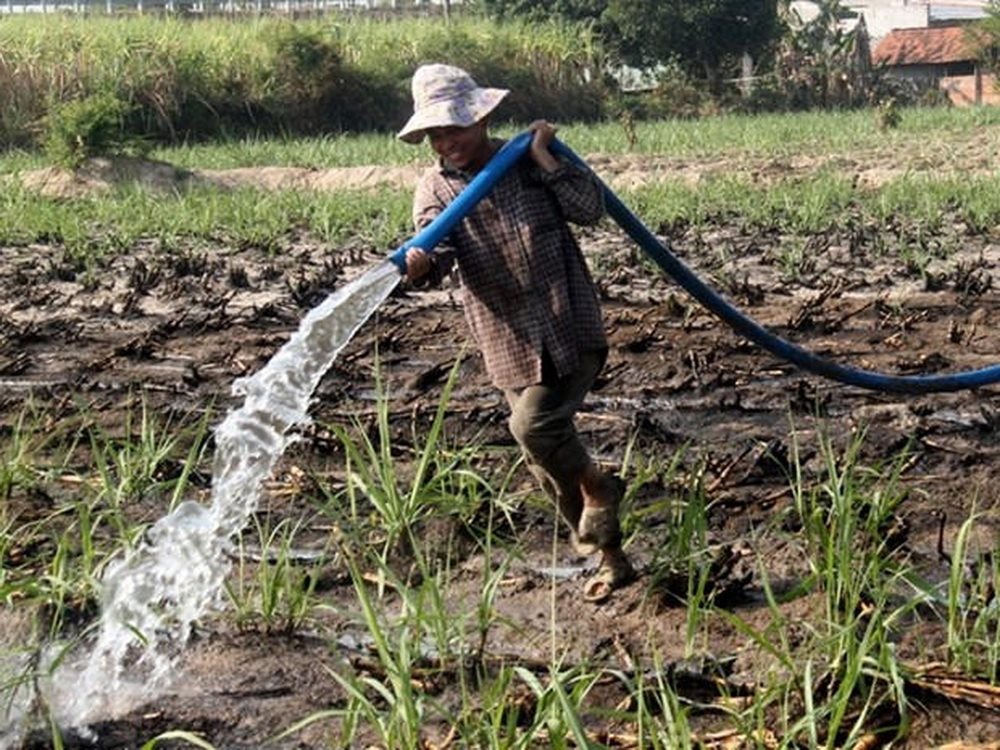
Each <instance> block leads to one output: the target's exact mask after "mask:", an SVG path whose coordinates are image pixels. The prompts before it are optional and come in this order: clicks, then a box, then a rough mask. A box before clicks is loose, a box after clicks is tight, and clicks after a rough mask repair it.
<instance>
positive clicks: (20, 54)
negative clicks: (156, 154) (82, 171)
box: [0, 16, 606, 158]
mask: <svg viewBox="0 0 1000 750" xmlns="http://www.w3.org/2000/svg"><path fill="white" fill-rule="evenodd" d="M431 61H435V62H450V63H453V64H457V65H461V66H463V67H465V68H466V69H468V70H469V71H470V72H471V73H472V74H473V75H474V76H475V77H476V78H477V79H478V80H479V81H480V82H482V83H484V84H488V85H493V86H504V87H508V88H510V89H512V95H511V96H510V97H509V101H508V102H507V103H506V104H505V105H504V107H503V108H502V110H501V111H498V115H500V116H502V117H505V118H507V119H511V120H520V121H524V120H525V119H527V118H529V117H532V116H533V115H534V113H537V112H545V113H546V115H547V116H549V117H552V118H558V119H560V120H563V121H569V120H588V119H593V118H597V117H600V116H602V115H603V113H604V108H605V100H606V91H605V88H604V85H603V83H602V81H601V74H600V71H601V69H602V60H601V52H600V49H599V47H598V46H597V44H596V42H595V41H594V40H593V38H592V36H591V35H590V33H589V31H588V30H587V29H585V28H580V27H572V26H567V25H561V24H555V23H553V24H548V25H542V26H538V25H533V26H532V27H530V28H528V27H526V26H524V25H521V24H517V23H502V24H501V23H495V22H490V21H486V20H480V19H473V18H462V19H458V20H453V21H452V22H450V23H445V22H443V21H441V20H438V19H406V20H393V21H378V20H366V19H357V18H356V17H343V18H341V17H338V18H336V19H334V18H332V17H331V18H326V19H312V20H306V21H295V22H292V21H289V20H282V19H274V18H259V19H253V20H228V19H195V20H185V19H175V18H151V17H125V18H72V17H52V16H48V17H41V18H38V17H30V18H10V19H7V20H6V21H5V22H4V24H3V25H0V147H2V148H6V147H10V146H28V145H31V144H37V143H41V142H43V141H45V140H46V139H48V141H49V142H50V144H51V143H52V142H53V131H56V132H55V140H59V139H60V138H62V139H63V140H64V139H65V136H60V135H59V134H60V133H65V132H70V131H72V128H73V127H74V126H75V125H76V126H79V127H83V128H87V127H90V130H89V131H87V132H85V133H83V134H78V135H79V137H77V138H76V147H77V148H76V149H75V150H76V151H80V150H81V149H83V150H86V149H85V147H86V146H87V143H86V141H87V138H88V137H90V136H95V137H97V136H99V137H102V138H105V139H112V140H114V141H116V142H118V143H121V142H126V141H128V140H130V139H131V140H133V141H135V140H141V141H146V142H161V143H162V142H177V141H182V140H195V139H201V138H211V137H217V136H219V135H222V134H230V135H233V134H240V133H247V132H254V133H262V134H275V133H287V134H294V135H314V134H320V133H336V132H360V131H371V130H384V131H391V130H393V129H395V128H397V127H399V126H400V125H401V124H402V123H403V122H404V121H405V119H406V117H407V116H408V114H409V112H410V108H411V102H410V91H409V77H410V75H411V74H412V71H413V69H414V68H415V67H416V66H417V65H419V64H421V63H424V62H431ZM102 113H103V115H104V116H105V117H104V119H102ZM109 122H110V123H111V127H110V129H111V130H115V129H116V128H118V129H120V132H115V133H109V132H108V130H109V127H108V123H109ZM88 133H89V135H88ZM60 148H61V149H62V151H63V152H64V153H63V154H62V157H63V158H65V157H66V152H68V153H69V154H70V155H72V153H73V152H74V144H73V143H72V142H71V143H69V144H68V145H67V144H66V143H63V144H62V146H61V147H60Z"/></svg>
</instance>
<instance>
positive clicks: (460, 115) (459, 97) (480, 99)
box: [397, 63, 510, 143]
mask: <svg viewBox="0 0 1000 750" xmlns="http://www.w3.org/2000/svg"><path fill="white" fill-rule="evenodd" d="M412 88H413V116H412V117H411V118H410V119H409V120H408V121H407V123H406V125H405V126H403V129H402V130H400V131H399V133H397V136H398V137H399V138H400V139H401V140H404V141H406V142H407V143H420V141H422V140H423V139H424V131H425V130H427V129H428V128H442V127H449V126H458V127H461V128H466V127H468V126H469V125H474V124H475V123H477V122H479V121H480V120H481V119H483V118H484V117H486V115H488V114H489V113H490V112H492V111H493V109H494V108H495V107H496V106H497V105H498V104H499V103H500V102H501V101H502V100H503V98H504V97H505V96H507V94H509V93H510V91H509V90H508V89H489V88H481V87H480V86H478V85H476V82H475V81H474V80H472V76H470V75H469V74H468V73H466V72H465V71H464V70H462V69H461V68H456V67H455V66H454V65H442V64H440V63H433V64H431V65H421V66H420V67H419V68H417V70H416V72H415V73H414V74H413V83H412Z"/></svg>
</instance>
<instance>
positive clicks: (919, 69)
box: [872, 25, 1000, 105]
mask: <svg viewBox="0 0 1000 750" xmlns="http://www.w3.org/2000/svg"><path fill="white" fill-rule="evenodd" d="M978 49H979V41H978V39H977V35H976V29H975V26H969V25H954V26H930V27H927V28H913V29H893V30H892V31H891V32H889V34H887V35H886V36H884V37H882V39H881V40H880V41H879V43H878V44H877V45H876V46H875V49H873V50H872V62H873V63H874V64H875V65H882V66H884V67H885V68H886V69H887V72H889V73H890V74H891V75H895V76H899V77H901V78H908V79H911V80H915V81H919V82H922V83H924V84H930V85H937V86H938V87H940V88H941V89H942V90H943V91H945V92H946V93H947V94H948V97H949V99H951V101H952V102H953V103H955V104H958V105H971V104H1000V92H998V90H997V85H996V78H995V77H994V76H993V75H991V74H988V73H986V72H985V71H984V70H983V66H982V63H981V62H980V60H979V52H978Z"/></svg>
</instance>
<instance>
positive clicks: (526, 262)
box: [413, 158, 607, 389]
mask: <svg viewBox="0 0 1000 750" xmlns="http://www.w3.org/2000/svg"><path fill="white" fill-rule="evenodd" d="M473 177H474V175H470V174H467V173H464V172H461V171H458V170H455V169H453V168H451V167H449V166H448V165H447V164H445V163H444V162H443V161H440V160H439V162H438V164H437V166H435V167H432V168H430V169H428V170H427V171H426V172H425V173H424V175H423V176H422V177H421V179H420V181H419V183H418V185H417V189H416V192H415V195H414V202H413V219H414V224H415V225H416V227H417V229H418V230H419V229H422V228H423V227H425V226H427V225H428V224H429V223H430V222H431V221H433V220H434V218H435V217H436V216H437V215H438V214H440V213H441V211H443V210H444V208H445V207H446V206H447V205H448V204H449V203H451V202H452V201H453V200H454V199H455V197H456V196H457V195H458V194H459V193H460V192H461V191H462V189H464V187H465V186H466V185H467V184H468V183H469V181H470V180H471V179H472V178H473ZM603 215H604V201H603V195H602V192H601V188H600V185H599V184H598V183H597V181H596V180H595V179H594V178H593V176H592V175H590V174H589V173H587V172H586V171H585V170H582V169H580V168H579V167H577V166H576V165H573V164H571V163H569V162H566V161H560V164H559V167H558V168H557V169H556V170H555V171H553V172H549V173H546V172H544V171H543V170H541V169H539V168H538V167H537V166H535V165H534V163H533V162H532V161H531V160H530V159H528V158H525V159H522V160H521V161H520V162H519V163H518V164H516V165H515V166H514V167H512V168H511V169H510V170H509V171H508V172H507V173H506V174H505V175H503V177H501V178H500V180H499V181H498V182H497V184H496V186H495V187H494V189H493V190H492V191H491V193H490V194H489V195H487V196H486V197H485V198H483V199H482V200H481V201H480V202H479V203H478V204H477V205H476V206H475V207H474V208H473V209H472V210H471V211H470V212H469V213H468V214H467V215H466V217H465V218H464V219H463V220H462V221H461V222H460V223H459V224H458V225H457V226H456V228H455V229H453V230H452V232H451V233H450V234H449V236H448V237H447V238H445V241H444V242H443V243H442V244H441V245H440V246H439V247H438V249H437V250H436V251H435V253H434V254H433V255H432V256H431V259H432V263H433V266H432V271H431V274H430V278H429V279H428V280H429V281H430V282H431V283H433V282H435V281H438V280H440V279H441V278H442V277H443V276H444V275H446V274H447V273H448V272H449V270H450V269H451V267H452V265H453V264H455V263H457V266H458V271H459V275H460V277H461V281H462V291H461V296H462V302H463V307H464V311H465V317H466V320H467V321H468V324H469V327H470V328H471V330H472V335H473V337H474V338H475V340H476V343H477V344H478V346H479V348H480V350H481V351H482V354H483V359H484V361H485V365H486V370H487V372H488V373H489V375H490V377H491V379H492V381H493V383H494V384H495V385H496V386H497V387H499V388H503V389H508V388H521V387H525V386H529V385H534V384H537V383H540V382H541V379H542V354H543V352H547V353H548V356H549V357H550V358H551V361H552V363H553V364H554V365H555V368H556V371H557V372H558V374H559V375H561V376H562V375H568V374H570V373H571V372H573V370H574V369H575V368H576V366H577V362H578V355H579V352H581V351H587V350H599V349H604V348H606V347H607V340H606V338H605V335H604V326H603V322H602V319H601V310H600V305H599V302H598V298H597V291H596V289H595V287H594V283H593V280H592V278H591V276H590V272H589V270H588V269H587V265H586V262H585V261H584V258H583V254H582V253H581V251H580V247H579V245H578V244H577V242H576V239H575V238H574V237H573V234H572V232H571V231H570V228H569V226H568V224H567V222H573V223H576V224H595V223H597V222H598V221H599V220H600V219H601V217H602V216H603Z"/></svg>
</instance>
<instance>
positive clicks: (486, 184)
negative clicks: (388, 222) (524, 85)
mask: <svg viewBox="0 0 1000 750" xmlns="http://www.w3.org/2000/svg"><path fill="white" fill-rule="evenodd" d="M531 138H532V134H531V133H530V132H528V133H521V134H520V135H518V136H516V137H514V138H511V139H510V140H509V141H507V142H506V143H505V144H504V145H503V147H502V148H501V149H500V150H499V151H497V152H496V153H495V154H494V155H493V158H492V159H490V160H489V162H487V164H486V166H485V167H483V168H482V169H481V170H480V171H479V174H477V175H476V177H475V179H473V180H472V182H470V183H469V184H468V185H466V186H465V190H463V191H462V192H461V193H459V194H458V197H457V198H455V200H453V201H452V202H451V203H449V204H448V207H447V208H445V210H444V211H442V212H441V213H440V214H438V215H437V217H436V218H435V219H434V221H432V222H431V223H430V224H428V225H427V226H426V227H424V228H423V229H422V230H420V232H418V233H417V234H416V235H415V236H414V237H411V238H410V239H409V240H407V241H406V242H404V243H403V244H402V245H400V246H399V248H398V249H396V250H395V251H394V252H393V253H392V255H390V256H389V260H391V261H392V262H393V263H395V264H396V268H398V269H399V272H400V273H406V251H407V250H409V249H410V248H411V247H419V248H420V249H421V250H425V251H427V252H431V251H432V250H433V249H434V248H435V247H437V244H438V243H439V242H441V240H443V239H444V238H445V237H447V236H448V233H449V232H450V231H451V230H452V229H453V228H454V227H455V225H456V224H458V222H460V221H461V220H462V219H463V218H464V217H465V215H466V214H467V213H469V211H471V210H472V207H473V206H475V205H476V204H477V203H479V201H481V200H482V199H483V198H485V197H486V194H487V193H489V192H490V190H492V189H493V186H494V185H496V184H497V181H499V179H500V178H501V177H503V176H504V174H505V173H506V172H507V170H508V169H510V168H511V167H512V166H514V165H515V164H516V163H517V162H518V161H519V160H520V158H521V157H522V156H524V154H525V153H527V151H528V147H529V146H531Z"/></svg>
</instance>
